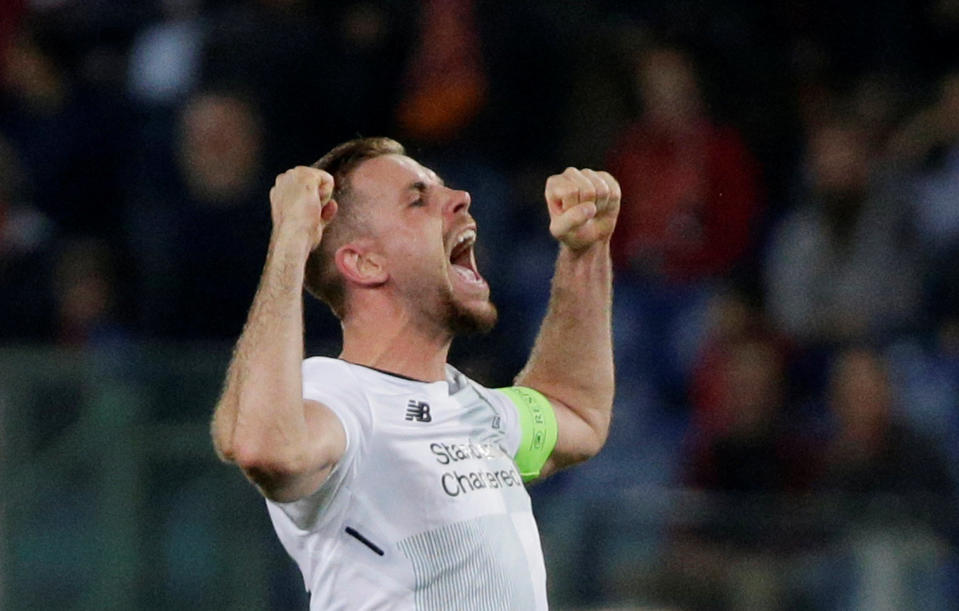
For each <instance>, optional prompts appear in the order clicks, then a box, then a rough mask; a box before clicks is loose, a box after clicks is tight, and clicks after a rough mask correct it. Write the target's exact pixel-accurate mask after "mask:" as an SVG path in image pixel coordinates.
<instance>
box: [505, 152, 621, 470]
mask: <svg viewBox="0 0 959 611" xmlns="http://www.w3.org/2000/svg"><path fill="white" fill-rule="evenodd" d="M620 197H621V193H620V188H619V183H617V182H616V180H615V179H614V178H613V177H612V176H610V175H609V174H608V173H606V172H594V171H593V170H577V169H574V168H567V170H566V171H565V172H563V173H562V174H559V175H556V176H551V177H550V178H549V180H547V181H546V203H547V206H548V208H549V214H550V232H551V233H552V234H553V236H554V237H555V238H556V239H557V240H559V242H560V249H559V255H558V257H557V260H556V270H555V272H554V274H553V285H552V293H551V296H550V302H549V309H548V310H547V312H546V317H545V318H544V319H543V324H542V327H541V328H540V331H539V335H538V336H537V338H536V343H535V345H534V346H533V351H532V354H531V355H530V358H529V361H528V362H527V364H526V367H525V368H523V371H522V372H521V373H520V374H519V375H518V376H517V378H516V384H518V385H520V386H528V387H530V388H533V389H536V390H538V391H539V392H541V393H542V394H543V395H545V396H546V397H547V398H548V399H549V400H550V403H551V404H552V405H553V410H554V412H555V413H556V421H557V426H558V436H557V440H556V447H555V449H554V450H553V453H552V455H551V456H550V458H549V459H548V460H547V462H546V464H545V465H544V467H543V469H542V471H541V475H542V476H546V475H549V474H550V473H552V472H554V471H556V470H557V469H561V468H563V467H565V466H568V465H570V464H573V463H576V462H579V461H582V460H586V459H587V458H590V457H591V456H594V455H595V454H596V453H597V452H599V450H600V449H601V448H602V447H603V444H604V443H605V442H606V436H607V434H608V432H609V422H610V416H611V414H612V408H613V392H614V378H613V347H612V333H611V308H612V262H611V260H610V256H609V239H610V236H611V235H612V233H613V228H614V227H615V226H616V217H617V215H618V214H619V202H620Z"/></svg>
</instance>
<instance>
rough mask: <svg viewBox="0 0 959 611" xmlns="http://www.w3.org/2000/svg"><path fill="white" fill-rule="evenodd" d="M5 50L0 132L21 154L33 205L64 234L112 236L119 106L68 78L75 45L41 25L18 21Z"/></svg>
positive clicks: (121, 132)
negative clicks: (17, 28) (16, 28)
mask: <svg viewBox="0 0 959 611" xmlns="http://www.w3.org/2000/svg"><path fill="white" fill-rule="evenodd" d="M4 51H5V54H4V57H3V58H2V59H3V63H4V64H5V66H6V70H5V72H4V75H3V76H4V81H3V88H2V92H0V130H3V132H4V133H5V134H6V136H7V138H9V140H10V141H11V142H12V143H13V144H14V145H15V146H16V147H17V148H18V150H19V151H20V156H21V160H22V163H23V171H24V177H25V180H26V182H27V185H28V187H29V189H30V193H31V196H32V199H33V203H34V205H35V206H36V207H37V208H38V209H39V210H40V211H41V212H43V213H44V214H45V215H46V216H48V217H49V218H50V219H51V220H52V221H53V222H54V223H56V225H57V226H58V228H59V229H60V231H61V232H63V233H64V234H68V235H77V234H95V235H99V236H102V237H109V236H111V235H112V230H113V229H114V226H113V221H114V219H115V218H116V215H117V209H118V208H119V207H120V202H121V201H122V199H121V197H120V193H121V190H122V185H121V182H120V181H119V172H118V168H119V166H120V162H121V160H122V158H123V155H122V151H123V150H124V146H125V143H126V133H127V130H126V129H125V127H126V125H125V122H124V121H125V113H124V110H123V106H122V105H121V104H119V103H118V102H117V100H116V99H115V98H113V97H112V96H111V95H107V96H104V95H102V94H100V93H98V92H94V91H92V90H90V89H87V88H84V87H82V86H81V85H80V84H79V83H77V82H76V81H75V80H74V79H73V77H72V74H71V72H70V71H69V69H68V68H69V66H70V60H71V59H72V56H73V54H74V53H75V48H74V44H73V43H72V42H71V41H69V40H68V39H67V38H66V37H65V36H64V35H63V34H62V33H61V32H59V31H57V30H55V29H53V28H51V27H49V26H47V25H46V24H44V23H43V22H40V21H36V20H34V21H29V20H28V21H25V22H24V24H23V26H22V27H21V29H20V30H19V31H18V32H17V33H16V34H14V36H13V39H12V41H11V44H10V45H8V46H7V48H6V49H4ZM105 125H110V126H111V129H105V128H104V126H105Z"/></svg>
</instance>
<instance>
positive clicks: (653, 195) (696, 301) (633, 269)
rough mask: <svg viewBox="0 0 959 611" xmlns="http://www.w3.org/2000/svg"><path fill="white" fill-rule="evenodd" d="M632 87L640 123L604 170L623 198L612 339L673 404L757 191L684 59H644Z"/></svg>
mask: <svg viewBox="0 0 959 611" xmlns="http://www.w3.org/2000/svg"><path fill="white" fill-rule="evenodd" d="M635 79H636V83H637V86H638V88H639V92H640V96H641V98H642V104H643V113H642V115H641V116H640V117H639V119H638V121H636V122H635V123H634V124H633V125H632V126H631V127H630V128H629V129H628V130H627V131H626V133H625V135H624V136H623V137H622V139H621V140H620V141H619V142H618V143H617V144H616V145H615V146H614V148H613V149H612V150H611V151H610V152H609V163H608V166H609V169H610V171H611V172H612V173H613V174H614V175H615V176H616V177H617V178H618V179H619V181H620V183H621V185H622V188H623V207H622V212H621V213H620V217H619V221H618V224H617V228H616V233H615V234H614V236H613V242H612V252H613V258H614V263H615V265H616V267H617V269H618V270H619V272H620V274H619V276H618V278H619V286H618V287H617V290H618V293H617V297H618V299H617V308H618V312H617V324H615V325H614V329H616V330H617V342H618V347H619V350H618V354H619V356H620V358H621V361H622V363H623V364H625V365H626V366H627V367H628V368H629V371H632V372H635V374H637V375H645V376H650V377H651V378H652V379H653V380H654V383H655V384H656V385H657V386H659V387H662V388H665V389H666V391H667V393H669V394H672V395H673V397H674V399H673V400H676V401H681V400H682V399H681V397H682V396H683V395H684V394H685V393H684V392H683V390H682V385H683V384H684V382H685V380H686V378H687V376H688V375H689V368H690V367H691V364H692V359H693V358H694V356H695V353H696V350H697V347H698V344H699V342H700V341H701V337H702V333H703V328H704V327H703V320H704V313H705V311H706V307H707V302H708V299H709V296H710V295H711V293H712V292H713V288H712V286H711V284H712V282H713V281H715V280H716V279H718V278H722V277H723V276H724V275H726V274H728V273H729V272H730V270H732V268H733V266H734V265H735V263H736V262H737V261H738V260H739V259H740V258H741V257H742V256H743V255H744V253H745V252H746V251H747V249H748V248H749V245H750V240H751V238H752V230H753V228H754V227H753V225H754V221H755V219H756V215H757V214H758V212H759V210H760V205H759V202H758V199H757V197H758V194H757V191H758V189H759V187H758V184H757V176H756V167H755V163H754V161H753V159H752V156H751V155H750V154H749V153H748V151H747V150H746V148H745V146H744V144H743V142H742V140H741V138H740V136H739V134H738V133H737V132H736V130H734V129H732V128H730V127H720V126H718V125H716V124H715V123H714V122H713V121H712V119H711V118H710V117H709V115H708V113H707V107H706V105H705V103H704V101H703V99H702V97H701V95H700V90H699V84H698V82H697V77H696V74H695V69H694V66H693V62H692V59H691V58H690V57H689V56H688V55H687V54H686V53H685V52H683V51H682V50H679V49H676V48H672V47H653V48H651V49H649V50H648V51H646V52H645V53H643V54H640V55H639V56H638V57H637V58H636V60H635Z"/></svg>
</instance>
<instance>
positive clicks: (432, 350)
mask: <svg viewBox="0 0 959 611" xmlns="http://www.w3.org/2000/svg"><path fill="white" fill-rule="evenodd" d="M451 341H452V336H451V334H450V333H449V332H443V331H440V330H438V329H436V328H433V329H430V328H428V327H426V326H425V325H422V324H416V321H414V320H413V317H412V316H411V315H410V314H409V313H408V312H405V311H402V310H399V309H397V308H392V309H386V308H378V309H372V308H369V309H364V310H361V311H356V312H351V313H350V314H349V315H348V316H347V317H346V318H345V320H344V321H343V351H342V352H341V353H340V358H341V359H343V360H345V361H349V362H351V363H356V364H358V365H365V366H367V367H374V368H376V369H382V370H383V371H388V372H391V373H397V374H400V375H404V376H407V377H410V378H414V379H417V380H423V381H427V382H436V381H440V380H445V379H446V357H447V354H448V352H449V348H450V343H451Z"/></svg>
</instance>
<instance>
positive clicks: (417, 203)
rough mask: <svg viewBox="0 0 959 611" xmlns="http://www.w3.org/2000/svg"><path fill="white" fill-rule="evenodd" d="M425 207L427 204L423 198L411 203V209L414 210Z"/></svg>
mask: <svg viewBox="0 0 959 611" xmlns="http://www.w3.org/2000/svg"><path fill="white" fill-rule="evenodd" d="M425 205H426V202H424V201H423V198H422V197H420V198H417V199H415V200H414V201H412V202H410V207H411V208H414V207H415V208H419V207H421V206H425Z"/></svg>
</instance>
